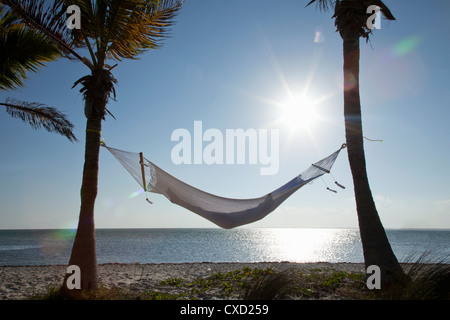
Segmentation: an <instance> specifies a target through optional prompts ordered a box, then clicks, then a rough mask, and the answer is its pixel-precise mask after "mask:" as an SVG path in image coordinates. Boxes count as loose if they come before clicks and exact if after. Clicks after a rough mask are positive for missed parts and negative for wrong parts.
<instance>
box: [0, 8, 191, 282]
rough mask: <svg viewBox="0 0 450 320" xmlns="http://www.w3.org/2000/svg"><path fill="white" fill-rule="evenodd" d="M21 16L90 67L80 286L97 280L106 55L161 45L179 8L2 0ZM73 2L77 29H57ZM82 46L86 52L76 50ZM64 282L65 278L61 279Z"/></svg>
mask: <svg viewBox="0 0 450 320" xmlns="http://www.w3.org/2000/svg"><path fill="white" fill-rule="evenodd" d="M1 1H2V2H3V3H5V4H7V5H9V6H10V8H11V9H12V10H13V11H14V13H15V14H17V15H18V16H19V17H21V18H22V19H23V21H24V22H26V23H28V24H29V25H30V26H32V27H34V28H36V29H37V30H39V31H40V32H41V33H42V34H44V35H45V36H47V37H48V39H49V40H51V41H54V42H55V43H56V44H58V45H59V46H60V48H61V49H62V50H64V51H65V52H66V54H67V55H68V56H70V57H72V58H75V59H78V60H79V61H81V62H83V63H84V64H85V65H86V66H87V67H88V68H89V71H90V73H89V74H88V75H86V76H84V77H82V78H81V79H79V80H78V81H76V82H75V84H74V86H76V85H78V84H80V85H81V90H80V91H81V92H82V93H83V98H84V101H85V108H84V113H85V116H86V118H87V122H86V147H85V161H84V170H83V180H82V186H81V208H80V216H79V222H78V228H77V234H76V236H75V241H74V244H73V248H72V254H71V257H70V260H69V264H70V265H77V266H78V267H80V270H81V289H96V288H97V286H98V271H97V255H96V249H95V226H94V204H95V199H96V196H97V189H98V166H99V163H98V162H99V161H98V160H99V152H100V135H101V129H102V121H103V120H104V119H105V116H106V115H107V113H109V111H108V110H107V108H106V105H107V103H108V101H109V99H110V98H111V95H112V96H113V97H114V96H115V91H114V84H115V83H116V79H115V78H114V76H113V75H112V72H111V70H112V69H113V68H114V66H113V67H111V66H110V65H108V64H107V63H106V62H107V60H113V61H118V62H120V61H122V60H124V59H137V56H138V55H139V54H141V53H143V52H145V51H146V50H148V49H156V48H159V47H160V46H161V39H163V38H165V37H167V32H168V28H169V27H170V26H171V25H172V24H173V21H174V18H175V16H176V15H177V13H178V12H179V10H180V9H181V6H182V4H183V2H182V1H181V0H56V1H55V6H56V7H57V9H59V10H56V9H55V8H53V9H54V10H53V11H52V14H49V15H46V14H44V13H43V12H44V11H43V10H44V9H43V8H42V7H41V8H40V7H39V6H37V5H36V3H43V2H44V0H34V1H32V0H1ZM69 5H77V6H78V7H79V8H80V11H81V29H79V30H77V29H72V30H70V29H68V28H65V29H59V28H55V26H58V25H61V24H64V23H66V20H65V19H66V16H65V15H64V14H62V13H65V10H66V9H67V7H68V6H69ZM79 48H84V49H87V52H89V56H90V58H86V57H82V56H81V55H79V54H78V53H77V52H76V50H77V49H79ZM64 285H66V283H64Z"/></svg>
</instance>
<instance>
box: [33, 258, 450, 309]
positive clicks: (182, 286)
mask: <svg viewBox="0 0 450 320" xmlns="http://www.w3.org/2000/svg"><path fill="white" fill-rule="evenodd" d="M402 267H403V268H404V269H405V270H406V271H405V272H406V273H407V275H408V276H409V279H410V281H409V282H407V283H405V282H403V283H398V284H397V285H395V286H389V287H387V288H382V289H381V290H369V289H368V288H367V286H366V283H365V281H364V277H365V274H364V273H363V272H348V271H344V270H335V269H329V268H324V269H310V270H295V269H286V270H281V271H277V270H274V269H271V268H263V269H260V268H248V267H245V268H243V269H237V270H234V271H230V272H225V273H221V272H218V273H213V274H211V275H209V276H207V277H199V278H197V279H194V280H192V281H189V280H186V279H183V278H181V277H178V278H167V279H166V280H163V281H160V282H159V283H158V284H156V285H149V286H148V289H147V290H144V289H139V290H138V289H136V287H134V286H133V285H129V286H126V287H123V286H114V287H107V286H106V285H100V286H99V288H98V289H97V290H89V291H84V292H82V294H81V295H79V296H78V297H76V298H77V299H83V300H202V299H210V298H211V297H214V298H215V299H239V300H280V299H284V300H329V299H333V300H448V299H450V292H449V290H448V288H449V287H450V264H448V263H443V262H442V261H440V262H434V263H424V260H423V258H421V259H419V260H417V261H414V262H410V263H405V264H402ZM138 281H139V280H138ZM61 289H62V286H59V287H48V288H47V289H46V290H45V291H43V292H37V293H35V294H34V295H33V296H31V297H30V299H34V300H61V299H73V298H74V297H73V296H67V295H65V294H64V291H63V290H61Z"/></svg>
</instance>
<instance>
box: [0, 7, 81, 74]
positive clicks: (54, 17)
mask: <svg viewBox="0 0 450 320" xmlns="http://www.w3.org/2000/svg"><path fill="white" fill-rule="evenodd" d="M0 1H1V2H2V3H4V4H5V5H7V6H8V7H9V8H10V9H11V10H12V11H13V12H14V14H15V15H17V16H18V17H19V18H20V19H21V20H22V21H23V23H25V24H27V26H28V27H30V28H32V29H34V30H37V31H38V32H39V33H41V34H42V35H43V36H45V37H46V39H47V40H48V41H50V42H52V43H54V44H56V45H57V46H58V47H59V48H60V50H61V51H62V52H64V53H65V54H66V56H67V57H68V58H70V56H71V55H72V56H74V57H75V58H77V59H78V60H80V61H82V62H83V63H85V64H87V63H86V58H83V57H81V56H80V55H79V54H78V53H77V52H75V51H74V49H73V47H72V46H71V32H70V29H69V28H67V20H66V12H65V9H66V6H65V0H54V3H53V5H51V6H46V5H45V3H46V1H45V0H0ZM87 65H88V64H87ZM88 66H89V65H88Z"/></svg>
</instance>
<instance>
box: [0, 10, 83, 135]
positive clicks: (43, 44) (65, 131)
mask: <svg viewBox="0 0 450 320" xmlns="http://www.w3.org/2000/svg"><path fill="white" fill-rule="evenodd" d="M59 57H61V53H60V50H59V49H58V48H57V47H56V46H55V45H54V44H52V43H51V42H49V41H48V40H46V39H45V38H44V37H43V36H42V35H41V34H39V33H38V32H36V31H34V30H32V29H30V28H27V26H26V25H24V24H23V23H20V22H19V21H18V18H17V16H15V15H14V14H13V12H11V11H7V10H5V7H4V6H3V5H2V4H0V90H14V89H16V88H18V87H22V86H23V85H24V83H23V81H24V80H25V79H26V76H27V73H28V72H30V71H33V72H36V71H38V69H39V67H42V66H44V63H45V62H48V61H54V60H56V59H58V58H59ZM0 105H2V106H4V107H6V112H7V113H9V114H10V115H11V116H12V117H13V118H20V119H22V120H23V121H26V122H28V124H29V125H31V126H32V127H33V128H34V129H39V128H41V127H43V128H44V129H46V130H47V131H49V132H56V133H59V134H61V135H63V136H65V137H66V138H67V139H69V140H70V141H76V140H77V139H76V137H75V135H74V134H73V132H72V129H73V124H72V123H71V122H70V121H69V120H67V118H66V116H65V115H64V114H63V113H61V112H59V111H58V110H57V109H55V108H52V107H48V106H46V105H44V104H42V103H36V102H24V101H18V100H16V99H10V98H8V99H7V100H6V101H5V102H0Z"/></svg>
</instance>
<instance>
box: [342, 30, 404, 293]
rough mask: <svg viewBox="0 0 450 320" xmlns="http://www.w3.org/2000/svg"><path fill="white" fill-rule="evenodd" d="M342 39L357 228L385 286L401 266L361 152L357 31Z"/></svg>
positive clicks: (367, 263) (399, 272)
mask: <svg viewBox="0 0 450 320" xmlns="http://www.w3.org/2000/svg"><path fill="white" fill-rule="evenodd" d="M342 38H343V41H344V117H345V133H346V141H347V150H348V160H349V163H350V168H351V172H352V176H353V185H354V191H355V198H356V209H357V214H358V222H359V230H360V235H361V242H362V246H363V253H364V262H365V266H366V269H367V267H368V266H370V265H377V266H378V267H380V269H381V283H382V286H388V285H389V284H390V283H392V282H393V281H396V280H398V279H399V278H398V277H400V276H403V270H402V268H401V266H400V264H399V263H398V261H397V258H396V257H395V255H394V252H393V251H392V248H391V246H390V244H389V240H388V238H387V236H386V232H385V230H384V227H383V225H382V223H381V220H380V217H379V216H378V212H377V209H376V207H375V202H374V200H373V197H372V192H371V190H370V186H369V180H368V177H367V172H366V160H365V155H364V144H363V133H362V121H361V102H360V97H359V35H358V34H357V33H351V32H349V33H347V34H343V35H342Z"/></svg>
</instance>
